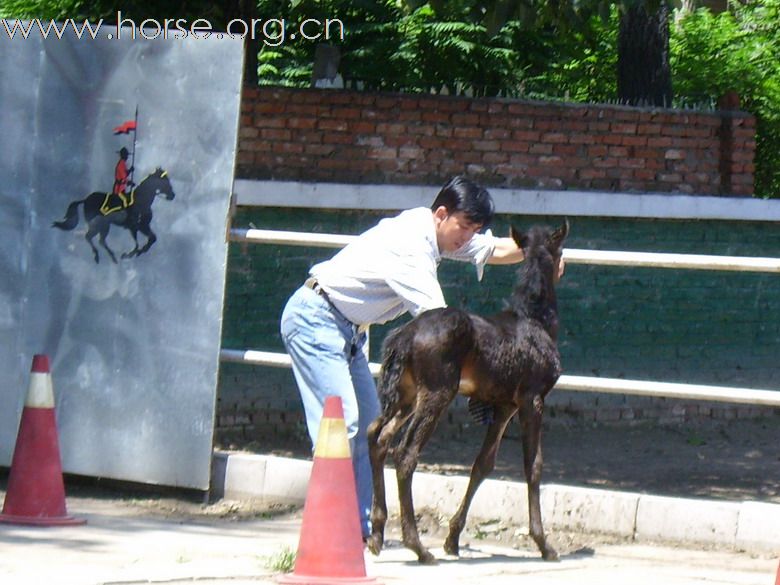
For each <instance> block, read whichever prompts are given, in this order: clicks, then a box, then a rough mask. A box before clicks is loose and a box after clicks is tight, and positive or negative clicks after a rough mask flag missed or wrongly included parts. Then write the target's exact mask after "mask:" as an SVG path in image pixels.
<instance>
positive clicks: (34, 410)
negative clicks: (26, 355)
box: [0, 354, 86, 526]
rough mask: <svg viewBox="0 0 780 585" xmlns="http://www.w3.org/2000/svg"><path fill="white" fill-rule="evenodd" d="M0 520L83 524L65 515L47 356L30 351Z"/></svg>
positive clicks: (45, 524) (45, 523) (10, 522)
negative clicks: (24, 390)
mask: <svg viewBox="0 0 780 585" xmlns="http://www.w3.org/2000/svg"><path fill="white" fill-rule="evenodd" d="M0 522H5V523H7V524H28V525H32V526H65V525H72V524H84V523H85V522H86V520H80V519H78V518H74V517H72V516H68V513H67V510H66V508H65V484H64V482H63V479H62V464H61V463H60V447H59V442H58V440H57V421H56V418H55V415H54V391H53V389H52V382H51V373H50V371H49V358H48V356H45V355H41V354H38V355H35V356H34V357H33V361H32V371H31V373H30V384H29V386H28V388H27V399H26V400H25V403H24V410H23V411H22V420H21V421H20V423H19V433H18V434H17V436H16V447H15V448H14V456H13V459H12V461H11V473H10V475H9V477H8V489H7V491H6V495H5V503H4V504H3V513H2V514H0Z"/></svg>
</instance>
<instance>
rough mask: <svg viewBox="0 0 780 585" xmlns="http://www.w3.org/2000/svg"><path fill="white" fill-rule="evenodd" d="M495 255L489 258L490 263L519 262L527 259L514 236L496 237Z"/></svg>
mask: <svg viewBox="0 0 780 585" xmlns="http://www.w3.org/2000/svg"><path fill="white" fill-rule="evenodd" d="M495 242H496V247H495V249H494V250H493V255H492V256H491V257H490V258H488V260H487V263H488V264H517V263H518V262H522V261H523V260H524V259H525V255H524V254H523V249H522V248H518V247H517V244H516V243H515V241H514V240H513V239H512V238H496V239H495Z"/></svg>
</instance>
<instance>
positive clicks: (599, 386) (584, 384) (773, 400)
mask: <svg viewBox="0 0 780 585" xmlns="http://www.w3.org/2000/svg"><path fill="white" fill-rule="evenodd" d="M220 359H221V360H222V361H224V362H239V363H245V364H254V365H261V366H274V367H281V368H289V367H290V366H291V361H290V356H289V355H287V354H285V353H273V352H268V351H254V350H235V349H223V350H222V351H221V353H220ZM368 367H369V369H370V370H371V373H372V374H373V375H374V376H378V375H379V371H380V369H381V366H380V364H377V363H373V362H372V363H370V364H369V365H368ZM555 387H556V388H558V389H560V390H573V391H578V392H603V393H608V394H631V395H634V396H650V397H656V398H661V397H663V398H687V399H693V400H706V401H711V402H731V403H737V404H752V405H756V406H773V407H778V406H780V391H775V390H756V389H752V388H732V387H729V386H706V385H700V384H676V383H668V382H648V381H644V380H623V379H620V378H596V377H591V376H568V375H563V376H561V377H560V378H559V379H558V383H557V384H556V385H555Z"/></svg>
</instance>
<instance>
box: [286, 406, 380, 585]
mask: <svg viewBox="0 0 780 585" xmlns="http://www.w3.org/2000/svg"><path fill="white" fill-rule="evenodd" d="M279 582H280V583H290V584H294V585H331V584H333V585H343V584H346V583H350V584H351V583H354V584H363V583H365V584H369V583H376V579H374V578H369V577H366V563H365V560H364V558H363V540H362V537H361V532H360V516H359V514H358V503H357V491H356V488H355V472H354V471H353V468H352V456H351V454H350V451H349V441H348V440H347V426H346V424H345V423H344V410H343V407H342V404H341V398H339V397H337V396H329V397H328V398H327V399H326V400H325V407H324V409H323V412H322V421H321V422H320V430H319V433H318V434H317V444H316V445H315V447H314V462H313V464H312V470H311V477H310V479H309V487H308V490H307V492H306V503H305V505H304V507H303V524H302V526H301V536H300V539H299V541H298V553H297V556H296V560H295V569H294V571H293V573H292V574H291V575H283V576H281V577H280V578H279Z"/></svg>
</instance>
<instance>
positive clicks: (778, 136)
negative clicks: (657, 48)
mask: <svg viewBox="0 0 780 585" xmlns="http://www.w3.org/2000/svg"><path fill="white" fill-rule="evenodd" d="M779 22H780V0H762V1H760V2H747V3H744V4H743V3H739V2H734V3H733V4H731V7H730V10H729V11H728V12H723V13H721V14H717V15H714V14H712V13H711V12H709V11H708V10H706V9H700V10H696V11H695V12H692V13H690V14H687V15H685V16H684V17H683V18H682V19H680V20H679V22H678V23H677V26H676V27H675V30H674V33H673V35H672V41H671V50H672V60H671V61H672V71H673V75H674V80H675V87H676V92H677V93H678V94H680V95H683V96H691V97H692V98H694V99H698V100H709V101H710V102H712V103H715V102H716V101H717V99H718V97H720V96H722V95H723V94H724V93H725V92H726V91H729V90H733V91H736V92H737V94H739V96H740V98H741V108H742V109H744V110H746V111H748V112H751V113H753V114H754V115H755V116H756V121H757V128H756V193H757V195H758V196H763V197H780V27H778V24H777V23H779Z"/></svg>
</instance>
